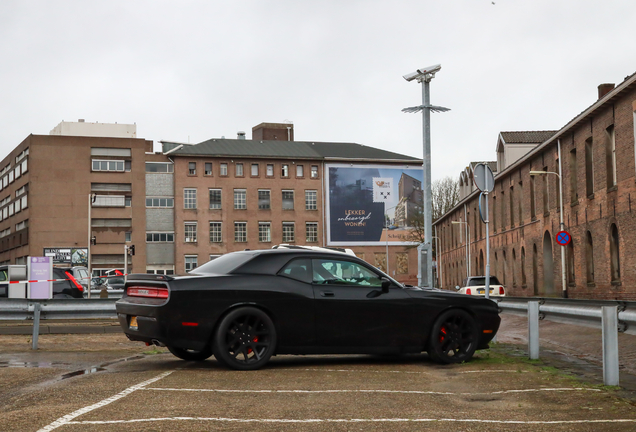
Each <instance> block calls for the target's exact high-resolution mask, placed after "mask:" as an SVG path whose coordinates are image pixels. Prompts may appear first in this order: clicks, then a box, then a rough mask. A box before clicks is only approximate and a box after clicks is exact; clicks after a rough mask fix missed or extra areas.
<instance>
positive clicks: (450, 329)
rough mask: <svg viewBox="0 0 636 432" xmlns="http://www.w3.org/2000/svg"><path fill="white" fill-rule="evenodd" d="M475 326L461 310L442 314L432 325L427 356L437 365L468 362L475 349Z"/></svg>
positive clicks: (476, 332) (470, 317)
mask: <svg viewBox="0 0 636 432" xmlns="http://www.w3.org/2000/svg"><path fill="white" fill-rule="evenodd" d="M478 337H479V334H478V331H477V324H476V323H475V320H474V319H473V317H472V316H470V314H469V313H468V312H466V311H464V310H461V309H452V310H449V311H446V312H444V313H443V314H442V315H440V316H439V318H437V320H436V321H435V324H434V325H433V330H432V332H431V338H430V340H429V346H428V355H429V356H430V357H431V358H432V359H433V360H435V361H436V362H438V363H445V364H449V363H461V362H464V361H468V360H470V358H471V357H472V356H473V354H474V353H475V349H476V348H477V339H478Z"/></svg>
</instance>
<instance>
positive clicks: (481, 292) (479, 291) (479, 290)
mask: <svg viewBox="0 0 636 432" xmlns="http://www.w3.org/2000/svg"><path fill="white" fill-rule="evenodd" d="M489 292H490V293H492V288H490V291H489ZM477 293H478V294H484V293H486V288H479V289H477Z"/></svg>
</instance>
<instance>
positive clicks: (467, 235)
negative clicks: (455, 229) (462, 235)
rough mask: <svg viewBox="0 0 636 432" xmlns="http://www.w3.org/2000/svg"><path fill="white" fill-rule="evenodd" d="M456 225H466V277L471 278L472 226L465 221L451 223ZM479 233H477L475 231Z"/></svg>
mask: <svg viewBox="0 0 636 432" xmlns="http://www.w3.org/2000/svg"><path fill="white" fill-rule="evenodd" d="M451 223H452V224H454V225H460V224H465V225H466V232H467V233H468V234H466V277H470V246H469V245H470V225H468V222H464V221H451ZM475 232H477V231H475Z"/></svg>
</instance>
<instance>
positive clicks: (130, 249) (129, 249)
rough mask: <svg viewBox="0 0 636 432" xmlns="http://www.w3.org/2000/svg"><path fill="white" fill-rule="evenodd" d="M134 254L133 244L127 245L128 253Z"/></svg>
mask: <svg viewBox="0 0 636 432" xmlns="http://www.w3.org/2000/svg"><path fill="white" fill-rule="evenodd" d="M134 254H135V245H130V246H128V255H130V256H133V255H134Z"/></svg>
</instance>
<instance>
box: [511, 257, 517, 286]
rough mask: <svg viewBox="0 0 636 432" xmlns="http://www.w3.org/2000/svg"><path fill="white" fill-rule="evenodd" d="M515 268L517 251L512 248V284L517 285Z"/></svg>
mask: <svg viewBox="0 0 636 432" xmlns="http://www.w3.org/2000/svg"><path fill="white" fill-rule="evenodd" d="M516 269H517V253H516V252H515V250H514V249H513V250H512V286H513V287H516V286H517V273H516V272H515V270H516Z"/></svg>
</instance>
